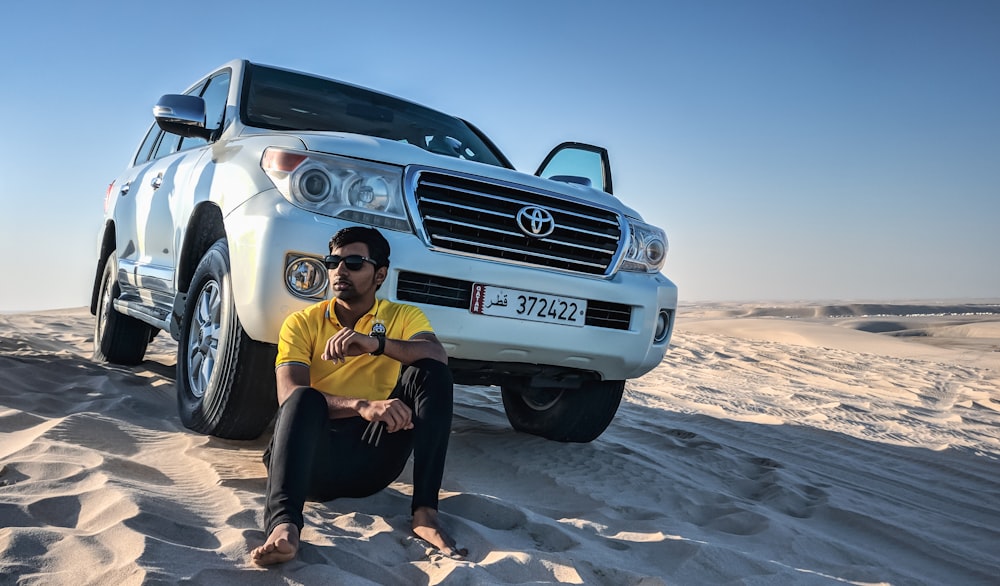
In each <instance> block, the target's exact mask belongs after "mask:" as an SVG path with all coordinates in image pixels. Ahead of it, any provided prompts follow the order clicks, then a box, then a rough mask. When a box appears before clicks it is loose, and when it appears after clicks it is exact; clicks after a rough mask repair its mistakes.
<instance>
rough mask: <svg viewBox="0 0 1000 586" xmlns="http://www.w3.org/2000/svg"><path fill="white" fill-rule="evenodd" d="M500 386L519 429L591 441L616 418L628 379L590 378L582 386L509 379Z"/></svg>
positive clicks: (510, 418)
mask: <svg viewBox="0 0 1000 586" xmlns="http://www.w3.org/2000/svg"><path fill="white" fill-rule="evenodd" d="M500 390H501V394H502V396H503V407H504V410H505V411H506V412H507V420H508V421H510V424H511V426H513V428H514V429H516V430H517V431H522V432H524V433H530V434H532V435H537V436H541V437H544V438H546V439H550V440H555V441H558V442H589V441H593V440H594V439H596V438H597V437H598V436H599V435H601V434H602V433H604V430H605V429H607V427H608V425H610V424H611V420H612V419H614V417H615V413H617V412H618V405H619V404H620V403H621V400H622V393H623V391H624V390H625V381H623V380H611V381H589V382H585V383H583V385H582V386H581V387H580V388H579V389H560V388H554V387H532V386H529V385H526V384H522V383H508V384H504V385H503V386H501V389H500Z"/></svg>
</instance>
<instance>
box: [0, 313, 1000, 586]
mask: <svg viewBox="0 0 1000 586" xmlns="http://www.w3.org/2000/svg"><path fill="white" fill-rule="evenodd" d="M991 308H992V309H991ZM991 311H992V312H993V313H990V312H991ZM998 312H1000V310H998V308H997V306H996V305H990V304H975V305H973V304H954V305H949V306H943V305H931V304H924V305H921V306H918V305H913V304H909V305H905V304H883V305H877V306H876V305H859V304H855V305H846V304H845V305H825V306H807V305H795V306H788V305H786V306H780V307H774V306H765V305H732V304H731V305H712V306H708V305H703V306H691V307H685V308H682V310H681V314H680V318H679V320H678V323H677V327H676V332H675V337H674V342H673V347H672V348H671V349H670V351H669V352H668V354H667V358H666V359H665V360H664V362H663V363H662V364H661V365H660V366H659V367H658V368H657V369H656V370H654V371H653V372H651V373H649V374H648V375H646V376H645V377H643V378H641V379H639V380H635V381H631V382H630V383H629V384H628V386H627V389H626V396H625V399H624V401H623V403H622V406H621V409H620V411H619V414H618V417H617V418H616V419H615V421H614V422H613V423H612V425H611V427H610V428H609V429H608V431H607V432H606V433H605V434H604V435H603V436H601V437H600V438H599V439H598V440H597V441H595V442H593V443H591V444H583V445H578V444H573V445H567V444H558V443H553V442H548V441H545V440H541V439H537V438H534V437H532V436H527V435H522V434H518V433H515V432H513V431H512V430H511V428H510V426H509V425H508V423H507V421H506V418H505V416H504V414H503V409H502V407H501V406H500V398H499V391H498V389H496V388H489V387H459V388H458V389H457V392H456V416H455V421H454V429H453V435H452V443H451V450H450V452H449V458H448V466H447V471H446V477H445V482H444V488H445V493H444V494H443V499H442V502H441V508H442V512H443V513H444V520H445V523H446V524H447V526H448V527H449V529H450V530H451V532H452V533H453V535H455V536H456V537H457V538H458V540H459V542H460V545H462V546H464V547H468V548H469V550H470V552H471V553H470V556H469V559H467V560H465V561H456V560H452V559H448V558H444V557H442V556H440V555H437V554H435V553H433V552H432V551H430V550H429V549H428V548H427V547H425V546H424V544H423V543H422V542H420V541H419V540H417V539H415V538H412V537H410V535H409V522H410V519H409V493H410V489H411V485H410V471H409V469H407V470H406V471H405V472H404V474H403V476H402V477H401V478H400V480H399V481H398V482H397V483H396V484H394V485H393V486H392V487H390V489H388V490H386V491H383V492H382V493H380V494H378V495H376V496H374V497H371V498H367V499H345V500H337V501H332V502H328V503H311V504H309V505H308V506H307V527H306V530H305V532H304V534H303V538H304V539H305V541H306V544H305V545H304V546H303V548H302V550H301V552H300V556H299V557H298V559H296V560H295V561H293V562H291V563H289V564H286V565H285V566H283V567H281V568H279V569H271V570H262V569H258V568H256V567H254V566H252V565H250V564H248V562H247V554H248V552H249V550H250V549H252V548H253V547H255V546H257V545H259V544H260V543H261V542H262V541H263V539H264V535H263V533H262V532H261V530H260V523H261V508H262V494H263V491H264V483H265V471H264V467H263V465H262V464H261V463H260V453H261V450H262V449H263V446H264V444H265V442H266V439H265V438H261V439H258V440H256V441H253V442H230V441H223V440H219V439H215V438H210V437H205V436H200V435H196V434H193V433H191V432H189V431H187V430H185V429H184V428H183V427H182V426H181V425H180V423H179V421H178V419H177V415H176V407H175V397H174V386H173V352H174V345H173V344H172V342H170V341H169V340H167V339H165V338H166V337H165V336H162V335H161V336H160V337H159V338H157V339H156V340H155V341H154V343H153V346H152V347H151V351H150V354H149V356H148V357H147V361H146V362H145V363H143V364H142V365H140V366H138V367H135V368H123V367H115V366H108V365H98V364H94V363H92V362H91V361H90V360H89V355H90V344H91V328H92V325H91V323H92V322H91V318H90V316H89V314H88V313H87V312H86V311H85V310H79V309H77V310H69V311H63V312H44V313H34V314H18V315H0V584H14V583H19V584H46V585H49V584H72V585H74V586H78V585H81V584H149V583H177V582H181V581H185V582H188V583H194V584H213V585H215V584H221V585H227V584H233V585H236V584H239V585H241V586H242V585H246V584H325V583H351V584H354V583H377V584H411V583H423V584H439V583H447V584H523V583H561V584H606V585H615V586H617V585H622V584H635V585H638V584H643V585H650V584H718V583H751V584H758V583H766V584H787V583H795V584H842V583H845V582H846V583H857V584H995V583H996V577H997V576H998V575H1000V549H998V547H997V544H998V543H1000V315H997V313H998ZM931 314H933V315H931Z"/></svg>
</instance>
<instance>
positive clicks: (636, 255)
mask: <svg viewBox="0 0 1000 586" xmlns="http://www.w3.org/2000/svg"><path fill="white" fill-rule="evenodd" d="M628 223H629V234H630V236H629V245H628V250H627V251H626V253H625V260H624V261H623V262H622V267H621V269H622V270H623V271H638V272H643V271H644V272H647V273H656V272H659V270H660V269H661V268H663V261H664V260H665V259H666V258H667V248H668V246H667V235H666V233H664V231H663V230H660V229H659V228H657V227H656V226H650V225H649V224H644V223H642V222H639V221H636V220H629V221H628Z"/></svg>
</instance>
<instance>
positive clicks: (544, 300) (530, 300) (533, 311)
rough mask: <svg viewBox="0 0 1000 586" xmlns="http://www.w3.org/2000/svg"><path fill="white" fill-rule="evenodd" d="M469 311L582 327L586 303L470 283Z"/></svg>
mask: <svg viewBox="0 0 1000 586" xmlns="http://www.w3.org/2000/svg"><path fill="white" fill-rule="evenodd" d="M469 311H471V312H472V313H480V314H483V315H495V316H500V317H511V318H514V319H525V320H531V321H542V322H549V323H557V324H564V325H568V326H583V325H584V321H585V317H586V315H587V300H586V299H576V298H575V297H562V296H560V295H545V294H542V293H534V292H532V291H521V290H520V289H508V288H506V287H497V286H494V285H483V284H481V283H474V284H473V285H472V303H471V305H470V307H469Z"/></svg>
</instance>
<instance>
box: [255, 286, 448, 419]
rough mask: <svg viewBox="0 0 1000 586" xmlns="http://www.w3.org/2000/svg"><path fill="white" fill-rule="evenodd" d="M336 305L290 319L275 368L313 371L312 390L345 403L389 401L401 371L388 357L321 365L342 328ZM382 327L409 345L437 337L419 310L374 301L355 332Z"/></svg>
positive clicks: (363, 357) (319, 306)
mask: <svg viewBox="0 0 1000 586" xmlns="http://www.w3.org/2000/svg"><path fill="white" fill-rule="evenodd" d="M332 303H334V301H320V302H319V303H316V304H315V305H311V306H309V307H307V308H305V309H303V310H301V311H297V312H295V313H293V314H291V315H289V316H288V317H287V318H286V319H285V322H284V324H282V326H281V332H280V333H279V334H278V356H277V358H276V359H275V362H274V364H275V368H277V367H279V366H281V365H283V364H302V365H304V366H307V367H308V368H309V379H310V385H312V386H313V387H314V388H316V389H318V390H320V391H322V392H324V393H327V394H330V395H338V396H341V397H353V398H358V399H367V400H372V401H379V400H382V399H386V398H388V397H389V394H390V393H392V389H393V388H395V387H396V382H397V380H398V379H399V372H400V369H401V368H402V365H401V364H400V363H399V362H397V361H396V360H393V359H392V358H389V357H388V356H372V355H370V354H362V355H361V356H351V357H349V358H348V359H347V360H346V361H345V362H341V363H335V362H333V361H332V360H323V358H322V356H323V350H324V348H325V347H326V341H327V340H329V339H330V337H331V336H333V335H334V334H336V333H337V332H339V331H340V330H341V329H342V328H343V327H344V326H342V325H341V324H340V322H339V321H337V314H336V312H334V311H332V308H331V304H332ZM376 324H382V325H383V326H384V327H385V336H386V337H387V338H393V339H396V340H409V339H412V338H413V337H414V336H416V335H417V334H421V333H434V330H433V329H432V328H431V324H430V322H429V321H428V320H427V316H425V315H424V312H423V311H421V310H420V308H419V307H415V306H413V305H406V304H403V303H393V302H392V301H386V300H384V299H376V300H375V305H373V306H372V308H371V309H369V310H368V313H366V314H365V315H363V316H361V317H360V318H359V319H358V323H357V324H355V326H354V330H355V331H356V332H358V333H359V334H369V333H371V331H372V327H374V326H375V325H376Z"/></svg>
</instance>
